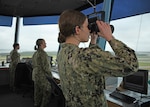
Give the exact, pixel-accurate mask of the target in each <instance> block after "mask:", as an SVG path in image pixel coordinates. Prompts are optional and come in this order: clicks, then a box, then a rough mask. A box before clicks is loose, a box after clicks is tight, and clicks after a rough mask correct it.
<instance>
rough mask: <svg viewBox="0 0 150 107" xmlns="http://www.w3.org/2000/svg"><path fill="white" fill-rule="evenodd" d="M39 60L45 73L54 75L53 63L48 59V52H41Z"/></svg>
mask: <svg viewBox="0 0 150 107" xmlns="http://www.w3.org/2000/svg"><path fill="white" fill-rule="evenodd" d="M39 62H40V65H41V68H42V70H43V71H44V72H45V74H46V75H48V76H50V77H52V74H51V65H50V61H49V60H48V55H47V53H46V52H42V53H41V55H40V60H39Z"/></svg>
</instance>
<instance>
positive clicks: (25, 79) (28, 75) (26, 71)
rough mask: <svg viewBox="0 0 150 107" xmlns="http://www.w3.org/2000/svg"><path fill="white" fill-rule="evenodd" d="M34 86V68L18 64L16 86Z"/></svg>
mask: <svg viewBox="0 0 150 107" xmlns="http://www.w3.org/2000/svg"><path fill="white" fill-rule="evenodd" d="M21 84H29V85H31V84H32V67H30V65H28V64H26V63H18V64H17V67H16V70H15V86H16V87H19V86H20V85H21Z"/></svg>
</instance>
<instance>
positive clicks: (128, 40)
mask: <svg viewBox="0 0 150 107" xmlns="http://www.w3.org/2000/svg"><path fill="white" fill-rule="evenodd" d="M110 24H112V25H114V27H115V31H114V33H113V35H114V37H115V38H117V39H119V40H121V41H123V42H124V43H125V44H127V45H128V46H129V47H131V48H133V49H134V50H135V51H148V52H150V45H149V43H150V27H149V26H150V13H148V14H144V15H138V16H134V17H129V18H124V19H119V20H115V21H111V22H110ZM20 25H21V27H20V30H19V43H20V50H19V51H20V52H23V51H34V46H35V42H36V40H37V39H38V38H44V39H45V40H46V43H47V47H46V49H45V50H46V51H57V50H58V46H59V44H58V42H57V38H58V32H59V29H58V25H57V24H55V25H36V26H23V25H22V20H21V21H20ZM0 32H1V34H0V36H1V38H0V43H1V45H0V53H1V52H9V51H10V50H11V49H12V44H13V42H14V32H15V20H14V21H13V26H12V27H1V26H0ZM88 45H89V42H87V43H81V44H80V47H88ZM106 50H108V51H112V50H111V48H110V46H109V45H108V43H107V44H106Z"/></svg>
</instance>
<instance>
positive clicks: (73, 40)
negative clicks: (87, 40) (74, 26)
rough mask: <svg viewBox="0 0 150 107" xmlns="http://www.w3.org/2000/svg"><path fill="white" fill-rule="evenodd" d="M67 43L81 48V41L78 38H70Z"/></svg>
mask: <svg viewBox="0 0 150 107" xmlns="http://www.w3.org/2000/svg"><path fill="white" fill-rule="evenodd" d="M65 43H70V44H74V45H77V46H79V44H80V40H79V38H77V37H76V36H70V37H68V38H67V39H66V42H65Z"/></svg>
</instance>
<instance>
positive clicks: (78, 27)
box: [75, 26, 81, 35]
mask: <svg viewBox="0 0 150 107" xmlns="http://www.w3.org/2000/svg"><path fill="white" fill-rule="evenodd" d="M80 30H81V29H80V26H76V27H75V33H76V34H77V35H78V34H79V33H80Z"/></svg>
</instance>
